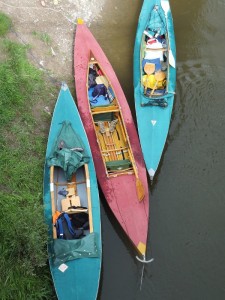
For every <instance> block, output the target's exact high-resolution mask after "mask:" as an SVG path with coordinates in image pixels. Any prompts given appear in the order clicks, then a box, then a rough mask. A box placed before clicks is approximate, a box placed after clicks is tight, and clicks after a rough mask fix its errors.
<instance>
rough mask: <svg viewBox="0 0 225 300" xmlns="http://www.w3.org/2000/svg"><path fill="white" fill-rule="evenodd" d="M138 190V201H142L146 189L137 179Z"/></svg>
mask: <svg viewBox="0 0 225 300" xmlns="http://www.w3.org/2000/svg"><path fill="white" fill-rule="evenodd" d="M136 189H137V196H138V200H139V201H142V200H143V199H144V197H145V189H144V186H143V184H142V182H141V180H140V179H139V178H137V179H136Z"/></svg>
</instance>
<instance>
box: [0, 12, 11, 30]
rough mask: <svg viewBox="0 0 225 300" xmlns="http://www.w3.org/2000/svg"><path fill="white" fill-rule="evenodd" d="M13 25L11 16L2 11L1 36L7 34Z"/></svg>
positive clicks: (0, 18)
mask: <svg viewBox="0 0 225 300" xmlns="http://www.w3.org/2000/svg"><path fill="white" fill-rule="evenodd" d="M11 25H12V22H11V20H10V18H9V17H8V16H7V15H5V14H3V13H1V12H0V36H5V35H6V34H7V33H8V31H9V29H10V27H11Z"/></svg>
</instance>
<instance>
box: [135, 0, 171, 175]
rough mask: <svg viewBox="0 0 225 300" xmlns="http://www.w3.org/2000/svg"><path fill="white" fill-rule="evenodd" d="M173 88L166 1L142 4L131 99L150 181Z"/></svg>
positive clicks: (161, 145)
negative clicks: (133, 103)
mask: <svg viewBox="0 0 225 300" xmlns="http://www.w3.org/2000/svg"><path fill="white" fill-rule="evenodd" d="M175 88H176V45H175V36H174V26H173V18H172V13H171V9H170V5H169V1H168V0H161V1H160V0H144V2H143V6H142V9H141V13H140V16H139V21H138V26H137V32H136V39H135V47H134V97H135V110H136V117H137V126H138V133H139V138H140V143H141V148H142V152H143V155H144V160H145V164H146V167H147V170H148V173H149V176H150V179H151V180H153V178H154V175H155V173H156V171H157V168H158V165H159V162H160V159H161V156H162V152H163V149H164V146H165V142H166V139H167V135H168V131H169V126H170V120H171V114H172V109H173V103H174V94H175Z"/></svg>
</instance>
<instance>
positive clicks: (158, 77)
mask: <svg viewBox="0 0 225 300" xmlns="http://www.w3.org/2000/svg"><path fill="white" fill-rule="evenodd" d="M165 78H166V74H165V73H164V72H163V71H158V72H156V73H155V79H156V83H155V86H154V88H153V90H152V91H151V96H152V95H153V94H154V92H155V89H156V88H157V85H158V82H159V81H163V79H165Z"/></svg>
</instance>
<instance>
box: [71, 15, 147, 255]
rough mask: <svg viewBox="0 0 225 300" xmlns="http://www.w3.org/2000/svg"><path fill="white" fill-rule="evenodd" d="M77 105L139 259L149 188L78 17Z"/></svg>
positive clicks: (114, 87)
mask: <svg viewBox="0 0 225 300" xmlns="http://www.w3.org/2000/svg"><path fill="white" fill-rule="evenodd" d="M74 69H75V86H76V94H77V104H78V109H79V113H80V116H81V118H82V121H83V124H84V127H85V130H86V133H87V136H88V139H89V143H90V147H91V151H92V155H93V159H94V164H95V168H96V174H97V178H98V182H99V184H100V187H101V189H102V191H103V193H104V196H105V198H106V201H107V203H108V205H109V206H110V208H111V210H112V212H113V213H114V215H115V217H116V218H117V220H118V222H119V223H120V225H121V226H122V228H123V230H124V231H125V233H126V234H127V236H128V237H129V239H130V240H131V241H132V243H133V244H134V245H135V247H136V249H137V250H138V253H139V254H140V255H141V256H142V257H143V258H144V259H145V255H146V243H147V235H148V223H149V191H148V183H147V175H146V169H145V164H144V159H143V156H142V151H141V147H140V143H139V139H138V135H137V131H136V128H135V125H134V121H133V118H132V115H131V111H130V108H129V106H128V103H127V100H126V98H125V95H124V93H123V90H122V88H121V86H120V83H119V81H118V79H117V77H116V74H115V72H114V71H113V68H112V66H111V64H110V63H109V61H108V59H107V57H106V56H105V54H104V52H103V50H102V49H101V47H100V46H99V44H98V43H97V41H96V40H95V38H94V37H93V35H92V34H91V32H90V31H89V29H88V28H87V26H86V25H85V24H83V22H82V20H78V25H77V29H76V35H75V46H74Z"/></svg>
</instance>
